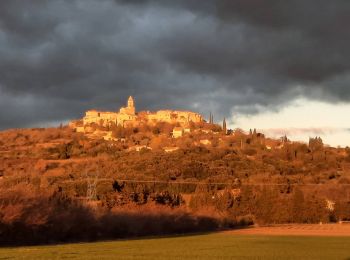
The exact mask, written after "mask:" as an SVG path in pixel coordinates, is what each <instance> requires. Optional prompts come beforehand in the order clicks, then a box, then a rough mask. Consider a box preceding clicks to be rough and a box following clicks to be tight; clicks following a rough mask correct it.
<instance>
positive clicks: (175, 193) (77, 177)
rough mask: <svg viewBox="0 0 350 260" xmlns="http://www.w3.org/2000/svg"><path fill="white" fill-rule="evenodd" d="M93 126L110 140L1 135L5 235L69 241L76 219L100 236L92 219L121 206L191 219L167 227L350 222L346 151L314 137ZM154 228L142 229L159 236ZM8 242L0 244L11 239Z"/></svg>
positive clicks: (19, 132)
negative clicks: (176, 132)
mask: <svg viewBox="0 0 350 260" xmlns="http://www.w3.org/2000/svg"><path fill="white" fill-rule="evenodd" d="M93 127H94V128H95V129H94V132H95V133H96V132H99V131H110V132H111V133H112V136H113V140H109V141H108V140H104V139H103V138H100V137H98V135H93V136H91V135H88V134H83V133H78V132H76V131H74V130H72V129H71V128H69V127H60V128H49V129H16V130H7V131H3V132H0V175H1V177H0V207H1V215H0V221H1V227H2V233H4V232H5V233H6V232H8V234H11V235H12V236H13V237H12V239H13V240H16V239H18V237H16V234H17V235H18V236H19V234H20V233H21V232H22V233H21V234H22V237H25V235H23V230H26V231H25V232H29V233H28V237H30V234H33V232H34V233H35V234H37V235H36V240H37V241H39V242H45V241H46V240H47V239H48V238H47V237H45V238H44V237H42V236H41V235H42V231H40V230H41V229H42V230H46V231H45V232H47V230H51V231H50V232H52V233H51V235H52V239H53V240H55V239H58V240H60V241H66V240H71V239H73V240H74V239H79V238H76V236H77V235H76V234H75V233H79V232H75V233H74V232H73V231H72V230H79V227H76V226H75V225H76V224H74V221H73V220H72V219H81V218H82V222H83V223H85V224H86V225H90V224H89V223H93V225H92V226H94V229H93V231H91V230H89V229H88V230H87V231H86V233H87V234H88V235H84V234H80V235H81V236H82V237H85V238H86V237H89V236H90V235H91V234H90V232H92V233H94V234H95V235H93V236H92V237H91V239H97V238H98V235H96V232H97V233H98V230H99V229H98V228H97V227H96V225H97V226H98V225H102V226H103V225H104V224H103V223H106V216H110V217H111V214H112V215H113V214H120V213H121V212H122V213H123V214H129V215H128V216H129V217H128V218H129V219H132V220H131V222H133V223H134V222H135V221H136V222H137V221H140V216H139V214H140V213H139V212H143V214H144V215H143V216H147V217H146V219H147V221H150V222H152V221H155V220H154V218H155V216H156V215H157V214H159V216H163V217H164V216H165V217H164V219H165V220H166V221H170V222H172V221H175V219H176V216H177V214H178V216H182V217H184V219H187V222H186V223H192V224H190V226H191V228H189V227H188V226H187V227H184V226H181V225H179V228H178V229H176V228H174V230H163V231H164V232H165V233H169V232H170V233H172V232H185V231H186V230H188V231H194V230H196V229H199V228H201V229H205V228H209V229H212V228H218V227H225V226H233V225H238V224H249V223H252V222H255V223H291V222H297V223H318V222H320V221H322V222H329V221H340V220H350V188H349V187H350V150H349V149H346V148H332V147H326V146H324V145H323V144H322V140H321V139H320V138H315V139H311V140H310V144H302V143H298V142H291V141H290V140H288V139H287V138H286V137H284V138H281V140H272V139H269V138H266V137H265V136H264V135H262V134H260V133H256V131H251V132H250V133H248V134H246V133H244V132H243V131H241V130H239V129H237V130H235V131H227V133H225V132H224V131H223V130H222V128H221V127H220V126H218V125H215V124H208V123H205V122H200V123H193V124H191V126H190V127H189V130H188V131H187V132H184V133H183V134H182V135H181V136H180V137H177V138H174V136H173V130H174V128H176V125H172V124H170V123H157V124H155V125H153V126H140V127H125V128H124V127H120V126H112V127H109V128H108V129H105V127H98V126H93ZM130 214H131V215H130ZM169 214H170V215H169ZM82 215H83V216H84V217H82ZM58 216H60V218H59V217H58ZM130 216H133V217H130ZM150 216H151V217H150ZM204 216H210V218H204ZM101 217H103V218H104V219H103V221H102V220H101ZM202 217H203V219H201V218H202ZM160 218H161V217H160ZM141 219H142V218H141ZM143 219H145V218H143ZM109 221H112V222H113V221H115V220H114V219H113V216H112V217H111V219H110V220H109ZM118 221H120V215H119V219H118ZM123 221H124V222H123V223H124V224H125V223H126V222H125V220H123ZM147 221H146V222H145V225H148V224H147V223H149V222H147ZM198 221H199V222H198ZM201 221H205V223H207V224H205V225H199V224H198V223H202V222H201ZM208 221H209V222H208ZM67 222H69V223H70V225H69V227H66V228H67V230H66V231H67V232H68V233H69V234H68V235H67V234H66V236H63V237H59V238H57V237H55V236H57V234H56V232H57V231H52V228H53V227H54V228H55V229H60V228H62V227H61V226H60V225H62V223H65V225H66V224H67ZM107 222H108V221H107ZM113 223H114V222H113ZM177 223H179V222H177ZM195 223H197V224H195ZM129 224H130V223H129ZM125 225H126V226H128V225H127V224H125ZM130 225H131V224H130ZM133 228H134V226H133ZM155 229H156V228H155V227H154V228H153V229H152V228H150V230H149V231H147V232H148V233H147V232H146V234H154V233H159V232H160V233H162V232H163V231H162V230H158V231H157V232H155V231H154V230H155ZM158 229H159V227H158ZM160 229H161V228H160ZM13 230H17V231H18V233H16V232H13ZM181 230H182V231H181ZM31 232H32V233H31ZM164 232H163V233H164ZM63 233H64V232H63ZM102 233H103V232H102ZM142 234H145V232H144V231H143V228H142V227H139V229H137V228H136V231H135V230H130V229H129V230H128V228H125V229H124V231H123V230H119V231H115V234H110V233H109V234H108V237H125V236H130V235H131V236H135V235H142ZM47 236H48V235H47ZM101 236H103V235H101ZM5 240H6V239H5ZM5 240H4V241H0V242H3V243H7V242H11V241H10V240H11V238H8V240H7V241H5ZM12 242H13V241H12ZM27 242H28V241H27Z"/></svg>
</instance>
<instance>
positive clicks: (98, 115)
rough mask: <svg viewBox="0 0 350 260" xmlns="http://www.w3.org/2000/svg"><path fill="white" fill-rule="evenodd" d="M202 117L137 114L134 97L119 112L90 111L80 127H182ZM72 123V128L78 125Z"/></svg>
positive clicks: (170, 112) (181, 113)
mask: <svg viewBox="0 0 350 260" xmlns="http://www.w3.org/2000/svg"><path fill="white" fill-rule="evenodd" d="M202 120H203V119H202V116H201V115H200V114H198V113H195V112H190V111H178V110H159V111H157V112H149V111H146V112H142V113H140V115H138V113H136V108H135V101H134V99H133V97H131V96H130V97H129V98H128V101H127V105H126V106H125V107H121V108H120V109H119V112H110V111H97V110H88V111H86V113H85V116H84V118H83V120H82V121H83V125H82V126H79V127H85V128H86V127H87V126H89V125H91V124H97V125H100V126H105V127H107V126H109V125H111V124H116V125H119V126H123V127H125V126H137V125H139V124H140V123H146V124H156V123H158V122H167V123H174V124H175V123H179V124H180V125H188V124H189V123H190V122H194V123H198V122H201V121H202ZM74 122H75V121H72V122H71V124H70V126H71V127H72V128H75V129H76V128H77V127H74V126H75V125H76V124H75V123H74Z"/></svg>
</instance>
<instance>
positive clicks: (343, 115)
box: [232, 99, 350, 147]
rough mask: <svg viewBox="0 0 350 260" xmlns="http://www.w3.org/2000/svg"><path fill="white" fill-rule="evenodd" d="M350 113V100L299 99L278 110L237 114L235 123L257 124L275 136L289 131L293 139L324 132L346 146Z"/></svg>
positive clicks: (336, 143)
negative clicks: (338, 101)
mask: <svg viewBox="0 0 350 260" xmlns="http://www.w3.org/2000/svg"><path fill="white" fill-rule="evenodd" d="M349 115H350V104H345V103H337V104H329V103H324V102H319V101H310V100H307V99H298V100H295V101H293V102H291V103H290V104H289V105H288V106H286V107H284V108H283V109H281V110H279V111H277V112H275V111H266V112H265V111H263V110H262V111H260V112H259V113H257V114H255V115H249V116H247V115H236V116H235V117H234V118H233V124H232V127H234V128H242V129H243V130H249V129H250V128H256V129H257V130H259V131H260V132H263V133H265V134H266V135H267V136H269V137H273V138H277V137H280V136H283V135H284V134H286V135H287V136H288V138H289V139H291V140H292V141H303V142H308V140H309V137H315V136H320V137H321V138H322V139H323V142H324V143H325V144H329V145H331V146H343V147H345V146H350V121H349V120H348V117H349Z"/></svg>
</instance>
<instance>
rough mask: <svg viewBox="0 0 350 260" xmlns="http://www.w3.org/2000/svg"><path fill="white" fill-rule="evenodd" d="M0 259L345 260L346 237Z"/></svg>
mask: <svg viewBox="0 0 350 260" xmlns="http://www.w3.org/2000/svg"><path fill="white" fill-rule="evenodd" d="M0 259H45V260H46V259H349V260H350V237H293V236H259V235H256V236H253V235H234V234H228V233H215V234H206V235H193V236H179V237H170V238H154V239H149V238H148V239H139V240H124V241H110V242H97V243H78V244H65V245H55V246H33V247H17V248H1V249H0Z"/></svg>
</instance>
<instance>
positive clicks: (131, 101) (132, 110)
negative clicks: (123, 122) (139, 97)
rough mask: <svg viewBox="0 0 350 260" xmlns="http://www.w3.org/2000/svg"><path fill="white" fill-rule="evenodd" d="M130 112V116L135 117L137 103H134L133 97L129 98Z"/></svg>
mask: <svg viewBox="0 0 350 260" xmlns="http://www.w3.org/2000/svg"><path fill="white" fill-rule="evenodd" d="M127 108H128V111H129V113H130V114H132V115H135V112H136V109H135V102H134V98H133V97H132V96H130V97H129V98H128V107H127Z"/></svg>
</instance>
